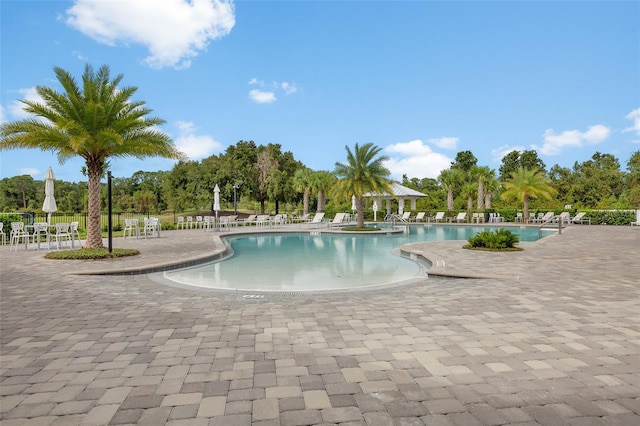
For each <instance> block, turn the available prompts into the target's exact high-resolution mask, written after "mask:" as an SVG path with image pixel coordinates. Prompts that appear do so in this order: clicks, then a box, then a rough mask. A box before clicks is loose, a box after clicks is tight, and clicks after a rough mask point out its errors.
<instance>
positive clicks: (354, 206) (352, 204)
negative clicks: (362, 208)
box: [351, 195, 358, 211]
mask: <svg viewBox="0 0 640 426" xmlns="http://www.w3.org/2000/svg"><path fill="white" fill-rule="evenodd" d="M351 210H353V211H356V210H358V208H357V207H356V196H355V195H352V196H351Z"/></svg>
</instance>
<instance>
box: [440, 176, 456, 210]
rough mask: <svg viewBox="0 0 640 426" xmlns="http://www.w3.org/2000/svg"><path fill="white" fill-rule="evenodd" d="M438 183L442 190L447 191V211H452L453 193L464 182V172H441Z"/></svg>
mask: <svg viewBox="0 0 640 426" xmlns="http://www.w3.org/2000/svg"><path fill="white" fill-rule="evenodd" d="M438 181H439V182H440V185H442V188H443V189H444V190H445V191H447V210H449V211H451V210H453V208H454V205H453V191H455V190H456V189H457V188H458V186H459V185H460V182H461V181H462V172H461V171H460V170H458V169H446V170H443V171H441V172H440V176H438Z"/></svg>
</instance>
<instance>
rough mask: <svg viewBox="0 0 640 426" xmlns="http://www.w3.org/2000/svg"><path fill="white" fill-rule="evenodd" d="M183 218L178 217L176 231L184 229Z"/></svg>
mask: <svg viewBox="0 0 640 426" xmlns="http://www.w3.org/2000/svg"><path fill="white" fill-rule="evenodd" d="M184 225H185V223H184V216H178V223H177V224H176V229H180V228H182V229H184Z"/></svg>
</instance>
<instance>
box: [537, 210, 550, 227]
mask: <svg viewBox="0 0 640 426" xmlns="http://www.w3.org/2000/svg"><path fill="white" fill-rule="evenodd" d="M553 216H554V215H553V212H546V213H545V214H544V215H543V216H540V213H538V218H537V219H536V220H535V222H536V223H540V224H543V223H547V222H551V219H553Z"/></svg>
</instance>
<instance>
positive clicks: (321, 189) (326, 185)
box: [311, 170, 336, 212]
mask: <svg viewBox="0 0 640 426" xmlns="http://www.w3.org/2000/svg"><path fill="white" fill-rule="evenodd" d="M335 182H336V175H334V174H333V173H331V172H327V171H326V170H318V171H315V172H313V174H312V175H311V187H312V191H316V192H317V194H318V200H317V201H318V203H317V205H316V212H324V208H325V205H326V202H327V194H328V193H329V190H330V189H331V188H332V187H333V185H334V184H335Z"/></svg>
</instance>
